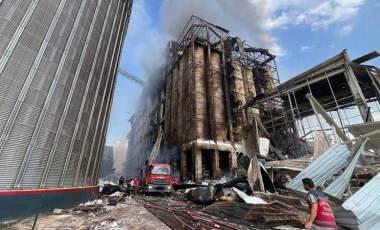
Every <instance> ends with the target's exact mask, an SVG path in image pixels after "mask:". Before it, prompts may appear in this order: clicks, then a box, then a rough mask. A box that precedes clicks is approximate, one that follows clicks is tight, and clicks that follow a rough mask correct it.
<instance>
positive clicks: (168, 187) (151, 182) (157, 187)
mask: <svg viewBox="0 0 380 230" xmlns="http://www.w3.org/2000/svg"><path fill="white" fill-rule="evenodd" d="M171 173H172V172H171V166H170V164H166V163H164V164H160V163H150V164H147V166H146V167H145V168H144V169H143V170H142V173H141V174H142V175H141V180H142V186H143V188H144V191H145V193H153V192H159V193H171V192H172V182H173V180H172V174H171Z"/></svg>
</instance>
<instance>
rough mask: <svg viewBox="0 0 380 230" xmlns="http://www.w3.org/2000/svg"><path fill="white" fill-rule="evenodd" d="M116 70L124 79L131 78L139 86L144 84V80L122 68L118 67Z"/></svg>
mask: <svg viewBox="0 0 380 230" xmlns="http://www.w3.org/2000/svg"><path fill="white" fill-rule="evenodd" d="M118 72H119V73H120V75H121V76H123V77H125V78H126V79H128V80H131V81H133V82H135V83H137V84H139V85H141V86H143V85H144V84H145V81H143V80H141V79H140V78H138V77H136V76H134V75H132V74H130V73H128V72H127V71H125V70H123V69H120V68H119V70H118Z"/></svg>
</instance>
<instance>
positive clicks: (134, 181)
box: [133, 177, 139, 195]
mask: <svg viewBox="0 0 380 230" xmlns="http://www.w3.org/2000/svg"><path fill="white" fill-rule="evenodd" d="M138 188H139V180H138V179H137V177H136V178H135V179H134V180H133V193H134V194H135V195H137V190H138Z"/></svg>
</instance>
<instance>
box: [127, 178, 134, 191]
mask: <svg viewBox="0 0 380 230" xmlns="http://www.w3.org/2000/svg"><path fill="white" fill-rule="evenodd" d="M131 181H132V179H131V178H130V177H127V179H126V181H125V183H126V184H127V188H128V191H130V189H131Z"/></svg>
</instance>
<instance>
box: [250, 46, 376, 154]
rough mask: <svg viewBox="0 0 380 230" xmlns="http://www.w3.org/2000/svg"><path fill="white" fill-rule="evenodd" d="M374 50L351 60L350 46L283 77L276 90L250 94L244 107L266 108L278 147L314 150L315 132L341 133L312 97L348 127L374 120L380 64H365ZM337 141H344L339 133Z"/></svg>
mask: <svg viewBox="0 0 380 230" xmlns="http://www.w3.org/2000/svg"><path fill="white" fill-rule="evenodd" d="M378 56H379V53H377V52H372V53H369V54H367V55H364V56H362V57H360V58H357V59H355V60H353V61H351V60H350V59H349V57H348V54H347V52H346V50H344V51H343V52H341V53H340V54H338V55H336V56H335V57H332V58H330V59H328V60H326V61H324V62H323V63H321V64H319V65H317V66H315V67H313V68H312V69H310V70H308V71H306V72H304V73H302V74H300V75H298V76H296V77H294V78H292V79H290V80H288V81H286V82H285V83H282V84H281V85H279V86H278V87H275V88H273V89H272V90H270V91H268V92H266V93H264V94H261V95H257V96H256V97H252V98H250V99H249V100H248V101H247V103H246V104H245V105H244V106H243V107H244V108H255V109H259V110H260V111H261V113H260V120H261V123H262V125H263V127H264V128H265V129H266V130H267V131H268V133H270V137H269V139H271V141H276V139H278V138H276V137H278V136H282V137H283V140H281V141H278V140H277V142H278V145H277V146H278V147H279V148H280V150H281V151H283V152H286V153H287V154H288V155H290V156H291V157H294V158H297V157H300V156H302V155H305V154H308V153H312V151H313V146H312V144H311V145H310V143H312V142H314V139H315V133H316V132H318V131H323V132H324V133H326V138H328V139H330V141H331V139H334V138H335V137H336V136H337V135H336V132H335V133H334V131H333V128H331V127H330V125H328V124H327V122H325V121H323V120H321V119H320V118H319V116H316V115H315V114H316V111H315V109H313V106H312V103H311V102H310V98H309V97H307V96H306V95H308V94H309V95H311V96H312V97H313V98H315V99H316V101H318V102H319V104H320V105H321V107H322V108H323V110H325V111H326V112H327V114H328V115H329V116H330V117H331V118H332V120H334V121H335V122H336V123H337V124H338V125H339V126H340V128H341V129H342V130H343V132H344V133H345V135H346V136H348V137H350V136H351V137H352V135H351V134H349V133H348V130H347V129H346V128H345V127H346V126H348V125H353V124H358V123H362V122H369V121H374V120H375V119H374V117H376V115H377V114H378V113H379V112H380V111H379V100H380V96H379V95H380V79H379V74H380V72H379V69H378V68H376V67H374V66H368V65H362V64H361V63H362V62H364V61H368V60H370V59H371V58H374V57H378ZM333 141H339V138H335V139H334V140H333Z"/></svg>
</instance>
